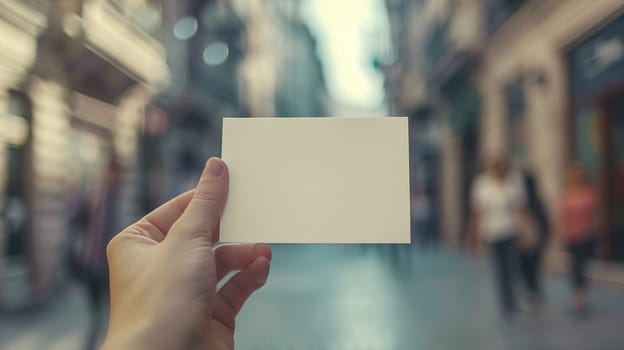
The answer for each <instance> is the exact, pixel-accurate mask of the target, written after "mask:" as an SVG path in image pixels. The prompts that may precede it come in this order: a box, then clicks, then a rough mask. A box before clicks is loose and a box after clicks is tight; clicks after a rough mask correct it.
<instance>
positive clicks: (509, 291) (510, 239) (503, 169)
mask: <svg viewBox="0 0 624 350" xmlns="http://www.w3.org/2000/svg"><path fill="white" fill-rule="evenodd" d="M525 203H526V200H525V193H524V188H523V186H522V179H521V177H520V175H519V174H518V173H516V172H512V171H510V170H509V167H508V166H507V164H506V162H505V160H504V159H502V158H500V157H493V158H491V159H488V160H487V162H486V168H485V171H484V172H483V173H481V174H479V175H478V176H477V178H476V179H475V180H474V183H473V185H472V188H471V215H470V223H469V227H468V235H467V238H468V243H469V248H470V249H471V250H473V251H475V250H476V249H477V242H478V239H477V238H480V239H481V240H483V241H485V242H486V243H487V244H488V245H489V248H490V252H491V253H490V254H491V258H492V264H493V268H494V277H495V284H496V286H497V291H498V297H499V300H500V305H501V311H502V313H503V317H504V318H505V319H506V320H509V318H510V317H511V316H512V315H513V313H514V312H516V311H517V305H516V301H515V299H514V292H513V288H514V279H515V276H514V275H515V272H516V271H515V268H516V267H517V244H518V239H519V238H522V237H520V235H521V222H520V220H521V217H523V216H525V215H526V210H525Z"/></svg>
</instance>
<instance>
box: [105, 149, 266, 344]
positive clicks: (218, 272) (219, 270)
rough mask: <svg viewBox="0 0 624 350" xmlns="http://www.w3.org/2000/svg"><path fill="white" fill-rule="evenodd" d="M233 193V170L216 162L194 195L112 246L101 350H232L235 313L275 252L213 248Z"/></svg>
mask: <svg viewBox="0 0 624 350" xmlns="http://www.w3.org/2000/svg"><path fill="white" fill-rule="evenodd" d="M227 191H228V170H227V167H226V165H225V163H224V162H223V161H222V160H220V159H216V158H211V159H210V160H209V161H208V162H207V163H206V167H205V168H204V171H203V173H202V175H201V179H200V180H199V184H198V185H197V188H196V189H195V190H193V191H189V192H186V193H184V194H182V195H180V196H178V197H177V198H175V199H173V200H171V201H169V202H168V203H166V204H164V205H163V206H161V207H160V208H158V209H156V210H154V211H153V212H151V213H150V214H148V215H147V216H145V217H144V218H143V219H141V220H139V221H138V222H137V223H135V224H133V225H131V226H129V227H128V228H126V229H125V230H123V231H122V232H121V233H119V234H118V235H117V236H115V237H114V238H113V240H112V241H111V242H110V243H109V245H108V248H107V255H108V260H109V269H110V288H111V315H110V324H109V328H108V333H107V336H106V339H105V341H104V345H103V349H138V350H140V349H156V350H157V349H211V350H212V349H215V350H220V349H234V326H235V319H236V315H237V313H238V312H239V310H240V309H241V308H242V306H243V304H244V303H245V302H246V301H247V299H248V298H249V296H250V295H251V294H252V293H253V292H254V291H255V290H257V289H258V288H260V287H261V286H262V285H264V283H265V282H266V279H267V277H268V274H269V264H270V259H271V248H270V247H269V245H267V244H255V245H253V244H245V245H222V246H219V247H216V248H214V247H213V243H214V242H215V241H216V240H218V235H219V221H220V218H221V215H222V213H223V208H224V205H225V202H226V199H227ZM235 270H240V271H239V272H237V273H236V274H235V275H234V276H233V277H232V278H231V279H230V280H229V281H227V282H226V283H225V284H224V285H223V286H222V287H221V288H220V289H219V290H218V291H217V283H218V282H219V281H220V280H222V279H223V278H224V277H225V276H226V275H227V274H228V273H229V272H231V271H235Z"/></svg>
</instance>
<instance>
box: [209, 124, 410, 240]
mask: <svg viewBox="0 0 624 350" xmlns="http://www.w3.org/2000/svg"><path fill="white" fill-rule="evenodd" d="M222 158H223V160H224V161H225V162H226V163H227V165H228V168H229V172H230V188H229V196H228V201H227V205H226V208H225V212H224V214H223V218H222V220H221V236H220V240H221V241H222V242H266V243H409V242H410V218H409V215H410V210H409V205H410V203H409V159H408V128H407V118H225V119H224V120H223V147H222Z"/></svg>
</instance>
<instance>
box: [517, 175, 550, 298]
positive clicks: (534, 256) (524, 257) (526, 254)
mask: <svg viewBox="0 0 624 350" xmlns="http://www.w3.org/2000/svg"><path fill="white" fill-rule="evenodd" d="M522 178H523V184H524V189H525V193H526V207H527V211H528V214H529V219H530V222H527V223H526V224H527V225H529V227H528V228H525V230H526V229H529V230H531V231H532V232H531V233H528V234H533V235H534V236H535V241H534V242H533V244H530V245H525V246H521V247H520V249H519V254H520V255H519V256H520V271H521V272H522V277H523V281H524V284H525V287H526V289H527V291H528V297H527V300H526V304H527V307H528V308H529V310H537V309H539V308H540V307H541V306H542V304H543V302H544V296H543V293H542V283H541V279H542V273H541V272H542V255H543V252H544V249H545V247H546V244H547V242H548V233H549V232H550V222H549V220H548V214H547V213H546V209H545V207H544V203H543V201H542V198H541V196H540V191H539V187H538V184H537V180H536V178H535V175H534V174H533V173H532V172H531V171H530V170H524V171H523V172H522ZM525 234H527V233H526V232H525Z"/></svg>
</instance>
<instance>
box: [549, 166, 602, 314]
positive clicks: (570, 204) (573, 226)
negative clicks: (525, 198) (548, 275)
mask: <svg viewBox="0 0 624 350" xmlns="http://www.w3.org/2000/svg"><path fill="white" fill-rule="evenodd" d="M559 207H560V231H561V238H562V240H563V242H564V243H565V244H566V246H567V249H568V250H569V252H570V269H569V271H570V282H571V284H572V288H573V289H574V296H573V298H572V310H573V311H575V312H577V313H579V314H581V315H584V314H586V312H587V311H588V310H587V287H588V283H587V263H588V261H589V259H590V258H591V257H592V255H593V253H594V244H595V241H596V237H597V232H598V195H597V194H596V189H595V187H594V185H593V184H592V183H591V182H590V180H589V178H588V175H587V170H586V168H585V166H584V165H583V164H582V163H580V162H575V163H573V164H572V165H571V166H570V167H569V169H568V173H567V182H566V185H565V188H564V190H563V195H562V196H561V199H560V202H559Z"/></svg>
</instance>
